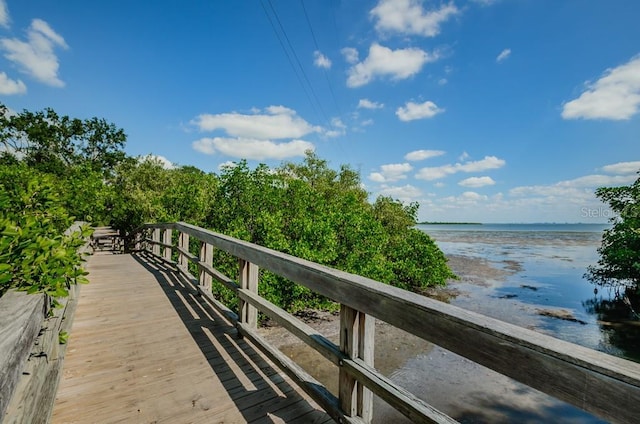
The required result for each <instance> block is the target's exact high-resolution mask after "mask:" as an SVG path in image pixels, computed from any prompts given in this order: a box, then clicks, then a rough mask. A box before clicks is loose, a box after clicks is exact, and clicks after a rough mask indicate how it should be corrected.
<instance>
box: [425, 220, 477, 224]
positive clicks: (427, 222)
mask: <svg viewBox="0 0 640 424" xmlns="http://www.w3.org/2000/svg"><path fill="white" fill-rule="evenodd" d="M417 225H482V222H430V221H424V222H418V224H417Z"/></svg>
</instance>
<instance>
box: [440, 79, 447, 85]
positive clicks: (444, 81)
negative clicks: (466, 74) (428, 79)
mask: <svg viewBox="0 0 640 424" xmlns="http://www.w3.org/2000/svg"><path fill="white" fill-rule="evenodd" d="M448 82H449V81H447V79H446V78H440V79H439V80H438V85H445V84H446V83H448Z"/></svg>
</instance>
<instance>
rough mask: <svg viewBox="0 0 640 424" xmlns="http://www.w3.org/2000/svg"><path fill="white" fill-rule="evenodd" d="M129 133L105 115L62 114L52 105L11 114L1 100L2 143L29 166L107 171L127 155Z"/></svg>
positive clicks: (57, 170)
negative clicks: (71, 167) (73, 167)
mask: <svg viewBox="0 0 640 424" xmlns="http://www.w3.org/2000/svg"><path fill="white" fill-rule="evenodd" d="M125 142H126V135H125V133H124V131H123V130H122V129H119V128H117V127H116V126H115V125H114V124H111V123H108V122H107V121H106V120H104V119H98V118H91V119H85V120H81V119H78V118H69V117H68V116H60V115H58V114H57V113H56V112H55V111H54V110H53V109H51V108H47V109H45V110H44V111H38V112H30V111H27V110H24V111H22V112H20V113H18V114H9V113H8V109H7V108H6V106H4V105H3V104H1V103H0V144H3V145H4V146H5V148H6V149H8V150H9V151H11V152H15V153H17V154H18V155H19V156H20V157H22V160H23V161H24V162H26V163H27V164H28V165H29V166H32V167H35V168H37V169H39V170H41V171H44V172H48V173H52V174H56V175H63V174H64V173H65V171H66V169H67V168H68V167H70V166H73V165H79V164H84V165H88V166H90V167H91V168H92V169H94V170H97V171H100V172H103V173H105V175H108V174H109V173H110V172H111V171H112V170H113V169H114V167H115V166H116V165H117V164H118V163H119V162H121V161H122V160H123V159H124V158H125V153H124V151H123V150H122V149H123V147H124V144H125Z"/></svg>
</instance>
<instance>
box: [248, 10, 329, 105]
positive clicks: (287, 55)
mask: <svg viewBox="0 0 640 424" xmlns="http://www.w3.org/2000/svg"><path fill="white" fill-rule="evenodd" d="M260 5H261V6H262V10H264V14H265V15H266V16H267V19H268V20H269V24H271V28H272V29H273V32H274V33H275V34H276V38H277V39H278V42H279V43H280V47H282V50H283V51H284V54H285V56H286V57H287V60H288V61H289V65H291V69H293V73H294V74H295V76H296V79H297V80H298V83H300V86H301V87H302V91H304V94H305V95H306V96H307V100H308V101H309V104H310V105H311V107H312V108H313V111H314V113H315V114H316V115H319V113H318V109H317V108H316V106H315V104H314V103H313V99H312V98H311V95H310V94H309V91H308V89H307V87H306V86H305V85H304V82H303V81H302V78H301V77H300V74H299V72H298V69H297V68H296V66H295V65H294V63H293V59H292V58H291V54H290V53H289V51H288V50H287V48H286V46H285V45H284V42H283V41H282V37H281V36H280V33H279V32H278V30H277V28H276V26H275V24H274V23H273V20H272V19H271V16H270V15H269V11H268V10H267V8H266V6H265V5H264V1H262V0H261V1H260Z"/></svg>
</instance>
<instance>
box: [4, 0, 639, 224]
mask: <svg viewBox="0 0 640 424" xmlns="http://www.w3.org/2000/svg"><path fill="white" fill-rule="evenodd" d="M638 16H640V2H638V1H635V0H616V1H604V0H602V1H597V0H563V1H557V0H469V1H463V0H452V1H428V0H425V1H419V0H370V1H369V0H368V1H364V0H363V1H340V0H303V1H296V0H288V1H284V0H254V1H211V0H209V1H195V0H194V1H189V2H179V1H155V2H152V3H149V2H131V1H122V0H116V1H108V2H106V1H100V2H87V1H77V0H67V1H64V2H52V1H45V0H0V99H1V101H2V102H3V103H5V104H6V105H7V106H8V107H9V108H11V109H12V110H14V111H20V110H22V109H28V110H40V109H43V108H45V107H52V108H54V109H55V110H56V111H57V112H59V113H60V114H66V115H70V116H73V117H80V118H89V117H93V116H98V117H102V118H106V119H107V120H109V121H111V122H113V123H115V124H116V125H118V126H119V127H122V128H124V129H125V131H126V133H127V134H128V143H127V147H126V150H127V152H128V153H129V154H131V155H147V154H153V155H157V156H161V157H162V158H165V159H166V160H167V161H169V162H171V163H173V164H176V165H195V166H197V167H199V168H201V169H204V170H206V171H214V172H219V167H220V166H221V165H222V164H225V163H228V162H230V161H237V160H239V159H241V158H246V159H248V160H249V163H250V164H251V165H255V164H257V163H260V162H264V163H266V164H268V165H271V166H277V165H279V164H280V163H282V161H285V160H291V161H298V160H300V159H301V157H302V156H303V154H304V151H305V150H306V149H314V150H315V151H316V152H317V154H318V155H319V156H320V157H322V158H324V159H327V160H328V161H329V162H330V164H331V165H332V166H333V167H336V168H337V167H338V166H339V165H340V164H344V163H346V164H350V165H352V166H353V167H354V168H355V169H357V170H359V171H360V173H361V175H362V181H363V184H364V186H365V188H366V190H367V191H369V192H370V193H371V196H372V199H374V198H375V197H376V196H377V195H380V194H383V195H390V196H392V197H394V198H398V199H401V200H403V201H417V202H420V204H421V208H420V212H419V218H420V219H421V220H431V221H473V222H593V223H595V222H605V221H606V220H607V218H608V216H609V214H610V212H609V211H608V210H607V209H606V207H605V205H602V204H601V203H599V202H598V201H597V200H596V199H595V198H594V196H593V191H594V189H595V188H596V187H599V186H603V185H621V184H629V183H631V182H633V181H635V179H636V178H637V174H636V172H637V171H638V170H640V142H639V141H640V140H639V138H640V137H639V136H640V25H639V24H638Z"/></svg>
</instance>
